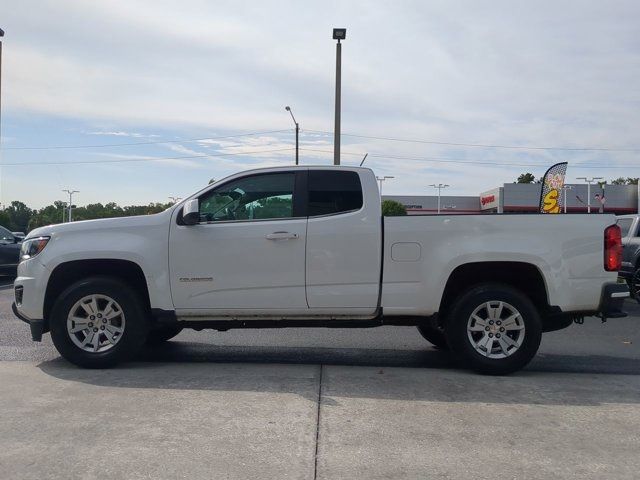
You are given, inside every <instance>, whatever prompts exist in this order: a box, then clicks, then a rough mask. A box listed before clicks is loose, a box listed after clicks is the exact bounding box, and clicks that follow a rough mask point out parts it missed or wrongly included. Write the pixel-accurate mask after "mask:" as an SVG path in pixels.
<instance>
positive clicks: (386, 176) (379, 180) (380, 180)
mask: <svg viewBox="0 0 640 480" xmlns="http://www.w3.org/2000/svg"><path fill="white" fill-rule="evenodd" d="M389 178H396V177H391V176H389V175H385V176H384V177H376V180H378V182H380V196H382V182H384V181H385V180H388V179H389Z"/></svg>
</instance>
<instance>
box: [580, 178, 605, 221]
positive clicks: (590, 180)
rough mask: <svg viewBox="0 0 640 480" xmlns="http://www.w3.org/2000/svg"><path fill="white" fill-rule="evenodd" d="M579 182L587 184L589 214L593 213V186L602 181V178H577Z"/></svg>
mask: <svg viewBox="0 0 640 480" xmlns="http://www.w3.org/2000/svg"><path fill="white" fill-rule="evenodd" d="M576 178H577V179H578V180H584V181H585V182H587V213H591V184H592V183H593V182H595V181H596V180H602V177H591V178H587V177H576Z"/></svg>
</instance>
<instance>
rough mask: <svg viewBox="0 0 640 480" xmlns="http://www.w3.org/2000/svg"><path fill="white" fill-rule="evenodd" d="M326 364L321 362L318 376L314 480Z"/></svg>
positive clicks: (316, 472) (314, 478)
mask: <svg viewBox="0 0 640 480" xmlns="http://www.w3.org/2000/svg"><path fill="white" fill-rule="evenodd" d="M323 367H324V366H323V365H322V364H320V375H319V376H318V411H317V413H318V414H317V416H316V452H315V456H314V463H313V480H316V479H317V478H318V443H319V439H320V412H321V407H322V373H323V371H324V368H323Z"/></svg>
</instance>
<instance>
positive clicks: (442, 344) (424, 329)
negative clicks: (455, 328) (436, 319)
mask: <svg viewBox="0 0 640 480" xmlns="http://www.w3.org/2000/svg"><path fill="white" fill-rule="evenodd" d="M418 331H419V332H420V335H422V337H423V338H424V339H425V340H426V341H427V342H429V343H431V344H432V345H433V346H434V347H436V348H439V349H441V350H448V349H449V345H448V344H447V337H446V336H445V334H444V330H443V329H441V328H438V327H434V326H433V325H428V324H424V325H418Z"/></svg>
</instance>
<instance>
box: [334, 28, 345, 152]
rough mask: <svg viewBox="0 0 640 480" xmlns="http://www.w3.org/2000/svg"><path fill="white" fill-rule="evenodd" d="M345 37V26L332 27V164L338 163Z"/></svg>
mask: <svg viewBox="0 0 640 480" xmlns="http://www.w3.org/2000/svg"><path fill="white" fill-rule="evenodd" d="M345 38H347V29H346V28H334V29H333V39H334V40H337V41H338V43H336V112H335V122H334V127H333V164H334V165H340V97H341V91H340V90H341V88H342V86H341V85H342V44H341V43H340V40H344V39H345Z"/></svg>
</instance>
